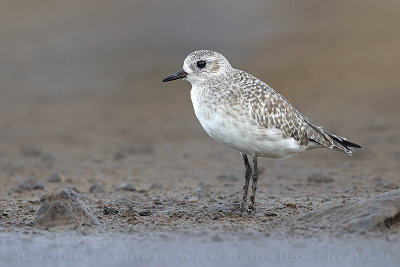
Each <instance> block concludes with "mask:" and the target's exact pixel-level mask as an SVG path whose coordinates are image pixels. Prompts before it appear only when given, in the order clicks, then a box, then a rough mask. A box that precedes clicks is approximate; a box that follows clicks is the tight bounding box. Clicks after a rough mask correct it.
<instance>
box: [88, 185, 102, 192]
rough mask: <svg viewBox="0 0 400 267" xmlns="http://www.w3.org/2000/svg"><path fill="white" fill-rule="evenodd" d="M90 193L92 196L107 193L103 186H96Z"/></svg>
mask: <svg viewBox="0 0 400 267" xmlns="http://www.w3.org/2000/svg"><path fill="white" fill-rule="evenodd" d="M89 192H90V193H92V194H98V193H104V192H106V191H105V190H104V188H103V187H102V186H101V185H98V184H94V185H92V186H91V187H90V188H89Z"/></svg>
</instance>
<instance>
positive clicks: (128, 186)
mask: <svg viewBox="0 0 400 267" xmlns="http://www.w3.org/2000/svg"><path fill="white" fill-rule="evenodd" d="M115 190H117V191H132V192H134V191H136V184H135V183H126V184H125V183H124V184H120V185H119V186H117V187H115Z"/></svg>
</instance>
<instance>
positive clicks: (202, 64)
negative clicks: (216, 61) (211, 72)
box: [197, 60, 206, 69]
mask: <svg viewBox="0 0 400 267" xmlns="http://www.w3.org/2000/svg"><path fill="white" fill-rule="evenodd" d="M205 66H206V62H205V61H204V60H200V61H197V67H199V68H200V69H202V68H204V67H205Z"/></svg>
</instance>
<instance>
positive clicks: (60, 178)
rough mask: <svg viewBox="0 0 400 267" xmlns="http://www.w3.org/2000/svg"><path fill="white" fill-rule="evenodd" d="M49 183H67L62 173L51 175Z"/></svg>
mask: <svg viewBox="0 0 400 267" xmlns="http://www.w3.org/2000/svg"><path fill="white" fill-rule="evenodd" d="M47 181H48V182H49V183H65V178H64V176H63V175H62V174H61V173H59V172H54V173H52V174H51V175H50V177H49V179H48V180H47Z"/></svg>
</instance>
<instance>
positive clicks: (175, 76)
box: [163, 69, 187, 82]
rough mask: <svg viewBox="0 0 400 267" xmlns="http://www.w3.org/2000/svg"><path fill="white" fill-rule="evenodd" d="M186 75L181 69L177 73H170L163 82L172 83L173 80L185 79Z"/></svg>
mask: <svg viewBox="0 0 400 267" xmlns="http://www.w3.org/2000/svg"><path fill="white" fill-rule="evenodd" d="M186 75H187V73H186V72H185V71H184V70H183V69H181V70H180V71H177V72H175V73H172V74H171V75H169V76H167V77H165V79H164V80H163V82H170V81H173V80H178V79H182V78H186Z"/></svg>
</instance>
